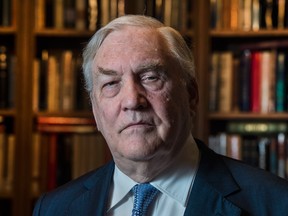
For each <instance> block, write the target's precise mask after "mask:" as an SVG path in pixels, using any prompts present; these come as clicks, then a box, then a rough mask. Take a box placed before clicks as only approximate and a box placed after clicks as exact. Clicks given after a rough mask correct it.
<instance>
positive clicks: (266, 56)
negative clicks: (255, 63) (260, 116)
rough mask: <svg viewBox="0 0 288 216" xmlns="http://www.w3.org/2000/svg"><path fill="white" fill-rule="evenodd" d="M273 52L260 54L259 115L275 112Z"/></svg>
mask: <svg viewBox="0 0 288 216" xmlns="http://www.w3.org/2000/svg"><path fill="white" fill-rule="evenodd" d="M275 56H276V55H275V52H272V51H263V52H262V54H261V66H260V67H261V69H260V70H261V81H260V97H261V105H260V107H261V109H260V112H261V113H269V112H273V111H274V110H275V97H274V95H275V90H274V89H275V62H276V61H275Z"/></svg>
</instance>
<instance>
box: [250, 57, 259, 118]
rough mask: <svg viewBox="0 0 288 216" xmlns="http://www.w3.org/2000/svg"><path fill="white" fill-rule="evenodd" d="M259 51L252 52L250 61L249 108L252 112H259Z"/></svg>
mask: <svg viewBox="0 0 288 216" xmlns="http://www.w3.org/2000/svg"><path fill="white" fill-rule="evenodd" d="M260 57H261V55H260V53H259V52H254V53H252V62H251V110H252V112H257V113H258V112H260V82H259V80H261V77H260V76H261V73H260Z"/></svg>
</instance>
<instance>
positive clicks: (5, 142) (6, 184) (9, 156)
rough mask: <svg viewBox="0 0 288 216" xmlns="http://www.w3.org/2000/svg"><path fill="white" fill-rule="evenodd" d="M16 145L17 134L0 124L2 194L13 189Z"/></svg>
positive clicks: (0, 182) (0, 189) (0, 179)
mask: <svg viewBox="0 0 288 216" xmlns="http://www.w3.org/2000/svg"><path fill="white" fill-rule="evenodd" d="M15 145H16V144H15V135H14V134H10V133H7V131H6V128H5V125H4V124H0V194H1V192H2V193H9V192H12V190H13V181H14V160H15V147H16V146H15Z"/></svg>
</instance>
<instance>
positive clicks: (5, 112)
mask: <svg viewBox="0 0 288 216" xmlns="http://www.w3.org/2000/svg"><path fill="white" fill-rule="evenodd" d="M15 113H16V111H15V110H14V109H8V110H6V109H0V117H1V116H9V117H13V116H15Z"/></svg>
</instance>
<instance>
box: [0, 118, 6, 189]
mask: <svg viewBox="0 0 288 216" xmlns="http://www.w3.org/2000/svg"><path fill="white" fill-rule="evenodd" d="M5 164H6V163H5V126H4V125H2V124H0V191H3V190H4V184H5V178H4V169H5Z"/></svg>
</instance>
